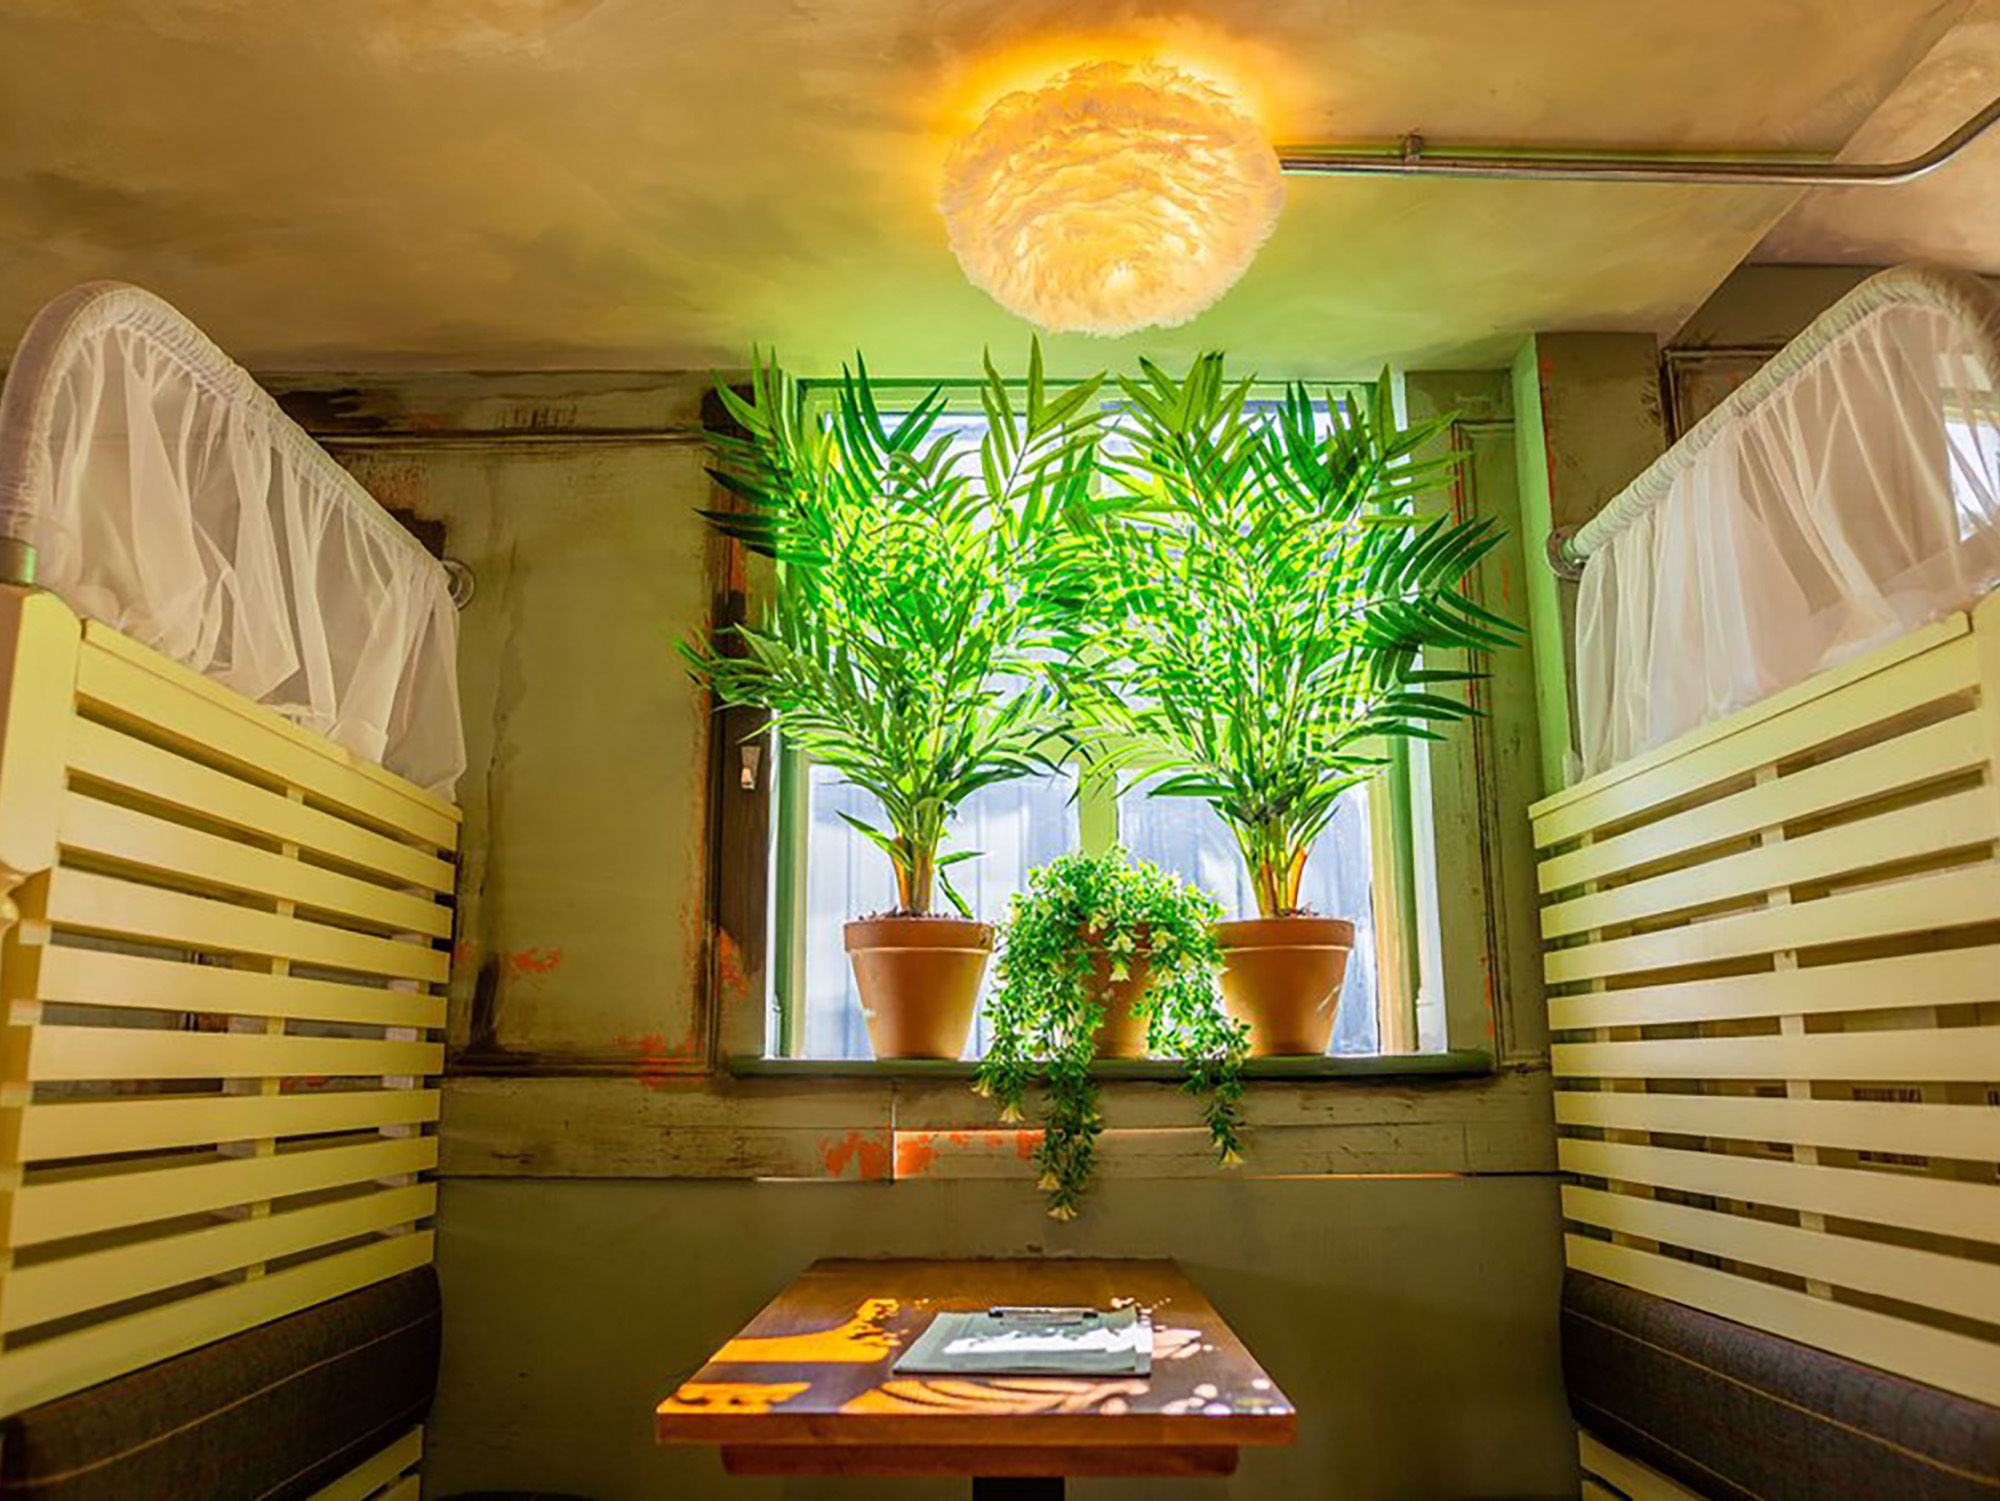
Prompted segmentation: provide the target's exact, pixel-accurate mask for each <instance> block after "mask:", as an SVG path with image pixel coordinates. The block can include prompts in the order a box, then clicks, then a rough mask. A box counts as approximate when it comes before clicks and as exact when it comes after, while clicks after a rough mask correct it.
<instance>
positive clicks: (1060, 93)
mask: <svg viewBox="0 0 2000 1501" xmlns="http://www.w3.org/2000/svg"><path fill="white" fill-rule="evenodd" d="M1283 202H1284V181H1283V179H1282V177H1280V175H1279V172H1278V159H1277V154H1276V153H1275V152H1274V151H1273V150H1272V149H1271V147H1270V144H1269V143H1268V142H1267V141H1266V140H1265V139H1264V137H1263V135H1262V133H1261V132H1260V131H1259V130H1258V128H1257V126H1256V124H1255V123H1254V122H1253V121H1252V120H1251V119H1250V118H1249V116H1247V115H1246V114H1244V113H1243V111H1242V110H1240V109H1239V108H1238V107H1237V106H1236V104H1235V103H1234V102H1233V101H1232V100H1231V99H1230V97H1229V96H1228V95H1227V94H1225V93H1224V92H1223V91H1222V90H1221V89H1219V88H1218V87H1216V86H1215V85H1214V84H1211V83H1208V82H1206V81H1204V80H1202V79H1199V78H1196V77H1195V76H1193V75H1192V74H1189V73H1185V72H1183V71H1181V70H1180V69H1178V68H1174V67H1171V66H1169V65H1167V64H1165V63H1159V62H1139V63H1125V62H1104V63H1090V64H1086V65H1085V66H1082V67H1078V68H1072V69H1070V70H1069V71H1068V72H1066V73H1063V74H1061V75H1060V76H1058V77H1056V78H1055V79H1053V80H1051V81H1050V82H1049V83H1047V84H1045V85H1044V86H1043V87H1041V88H1038V89H1033V90H1023V91H1020V92H1016V93H1012V94H1008V95H1007V96H1006V97H1004V98H1002V99H1001V100H999V102H997V103H996V104H994V105H993V107H992V108H991V109H990V110H988V111H987V113H986V116H985V118H984V119H982V120H981V121H980V122H979V124H978V125H977V126H976V127H975V128H974V129H973V130H972V132H971V133H970V134H969V135H967V136H965V137H964V138H963V139H962V140H960V141H959V143H958V144H957V146H956V147H955V148H954V149H953V151H952V153H951V156H950V158H949V159H948V160H947V162H946V163H945V173H944V188H943V192H942V195H941V198H940V207H941V209H942V211H943V213H944V220H945V225H946V227H947V229H948V231H949V233H950V237H951V248H952V251H953V253H954V254H956V255H957V256H958V261H959V264H960V265H961V266H963V267H964V268H965V274H966V275H967V277H969V278H970V279H971V280H972V282H973V283H974V284H975V285H977V286H979V287H982V288H984V289H985V290H986V291H987V292H989V293H991V294H992V296H993V298H994V300H995V301H997V302H999V303H1000V305H1001V306H1002V307H1004V308H1006V309H1007V310H1008V311H1009V312H1012V313H1016V314H1018V315H1019V316H1021V317H1023V318H1026V319H1027V320H1029V321H1030V322H1032V323H1034V324H1036V325H1038V326H1039V327H1042V328H1045V329H1049V330H1052V331H1055V332H1078V333H1092V334H1105V335H1116V334H1125V333H1131V332H1132V331H1133V330H1135V329H1140V328H1148V327H1152V326H1155V325H1172V324H1176V323H1185V322H1187V320H1188V319H1190V318H1192V317H1193V316H1194V315H1195V314H1197V313H1199V312H1200V311H1202V309H1204V308H1206V307H1207V306H1208V305H1209V304H1210V303H1212V302H1214V301H1215V300H1216V298H1218V297H1220V296H1221V295H1222V294H1223V293H1224V292H1226V291H1227V290H1228V289H1229V288H1230V287H1231V286H1232V285H1234V284H1235V282H1236V280H1237V278H1238V277H1240V276H1242V274H1243V272H1244V271H1245V269H1247V268H1248V266H1249V265H1250V262H1251V261H1252V260H1253V259H1254V258H1255V256H1256V254H1257V251H1258V250H1259V248H1260V247H1261V246H1262V245H1263V243H1264V241H1265V239H1266V238H1267V237H1268V236H1269V235H1270V233H1271V228H1272V226H1273V225H1274V224H1275V223H1276V222H1277V218H1278V211H1279V209H1280V207H1281V206H1282V205H1283Z"/></svg>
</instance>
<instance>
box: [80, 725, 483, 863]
mask: <svg viewBox="0 0 2000 1501" xmlns="http://www.w3.org/2000/svg"><path fill="white" fill-rule="evenodd" d="M69 764H70V766H71V768H72V770H74V771H76V772H79V773H81V774H83V775H84V776H87V777H91V778H94V779H95V780H97V781H100V782H104V783H107V784H109V785H111V786H114V787H122V788H124V789H125V790H126V791H128V792H133V793H137V794H140V795H142V796H144V797H147V798H151V799H154V800H157V801H159V802H162V803H165V804H167V805H168V806H169V807H173V808H177V809H180V810H181V811H183V812H187V813H195V814H199V815H200V816H202V817H204V818H208V819H212V820H213V821H214V822H216V823H221V824H227V825H228V826H229V827H231V828H234V829H241V830H243V831H244V832H245V833H250V834H261V835H264V836H266V837H268V838H272V839H277V840H282V841H284V842H286V843H289V844H296V845H297V846H298V847H299V848H300V849H303V850H311V851H313V852H314V853H315V854H319V855H325V856H327V857H328V858H330V859H334V860H340V861H343V862H345V863H346V864H348V865H353V866H359V867H360V868H362V869H364V870H373V871H379V872H380V873H382V874H383V875H387V876H393V877H395V878H396V879H397V880H400V881H407V882H408V883H409V884H411V885H412V886H420V887H423V888H425V889H426V890H430V891H441V892H447V893H448V892H450V890H451V889H452V867H451V864H450V862H449V861H446V860H441V859H439V858H438V857H437V856H436V855H434V854H431V853H429V852H428V851H427V850H424V849H419V848H417V847H416V846H414V845H410V844H405V843H403V842H402V841H401V840H398V839H392V838H390V837H389V836H388V835H386V834H378V833H376V832H375V831H374V830H373V829H369V828H364V827H362V826H361V825H360V824H358V823H351V822H349V821H348V820H347V819H344V818H340V817H338V816H336V815H334V814H332V813H328V812H325V811H323V810H321V809H319V808H311V807H307V806H306V805H305V804H304V803H299V802H293V801H292V800H291V799H289V798H287V797H285V796H284V795H283V794H282V793H278V792H272V791H270V790H269V789H268V788H265V787H261V786H257V785H256V784H254V783H251V782H246V781H244V780H242V779H241V778H240V777H234V776H231V775H230V774H229V773H228V772H225V771H217V770H216V769H215V768H213V767H210V766H204V765H202V764H201V763H200V762H199V761H191V760H189V759H188V758H187V757H186V756H183V755H179V754H177V753H175V752H174V751H171V750H167V749H165V748H164V747H162V746H157V745H151V744H148V743H147V742H146V741H144V740H140V739H138V738H136V737H135V736H132V735H128V734H126V733H124V732H123V731H122V730H118V729H115V728H113V727H112V726H110V725H105V724H98V723H96V722H95V721H94V720H88V719H79V720H77V721H76V722H75V724H74V725H73V726H72V729H71V737H70V747H69Z"/></svg>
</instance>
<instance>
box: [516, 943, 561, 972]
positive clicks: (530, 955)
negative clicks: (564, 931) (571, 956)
mask: <svg viewBox="0 0 2000 1501" xmlns="http://www.w3.org/2000/svg"><path fill="white" fill-rule="evenodd" d="M562 957H563V951H562V949H561V948H560V947H558V946H555V945H550V946H548V947H546V948H541V947H537V948H526V949H519V950H517V951H515V952H514V953H511V954H509V955H508V956H507V978H508V979H510V980H525V979H527V978H528V977H529V976H531V975H546V974H549V973H551V972H552V971H553V970H554V969H555V968H556V967H557V966H558V965H559V964H561V963H562Z"/></svg>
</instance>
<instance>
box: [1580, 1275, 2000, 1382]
mask: <svg viewBox="0 0 2000 1501" xmlns="http://www.w3.org/2000/svg"><path fill="white" fill-rule="evenodd" d="M1564 1245H1565V1250H1566V1253H1567V1256H1568V1260H1569V1264H1570V1265H1571V1266H1573V1267H1575V1268H1577V1269H1578V1270H1579V1271H1585V1272H1589V1273H1591V1274H1592V1275H1593V1276H1597V1277H1603V1278H1606V1279H1607V1280H1609V1281H1612V1282H1619V1283H1623V1284H1624V1285H1625V1286H1627V1287H1636V1288H1638V1289H1639V1290H1640V1291H1641V1292H1649V1293H1653V1294H1655V1295H1657V1296H1659V1297H1662V1298H1671V1299H1673V1300H1674V1301H1675V1302H1678V1303H1686V1304H1689V1305H1691V1306H1693V1307H1695V1308H1700V1309H1704V1310H1706V1311H1707V1312H1710V1313H1714V1314H1719V1315H1721V1316H1722V1317H1723V1318H1726V1319H1734V1320H1735V1321H1736V1322H1737V1323H1739V1324H1748V1325H1750V1326H1751V1327H1752V1328H1756V1329H1764V1330H1768V1331H1769V1332H1771V1333H1773V1334H1779V1335H1783V1336H1784V1337H1785V1338H1787V1339H1795V1340H1799V1341H1801V1342H1802V1343H1805V1344H1808V1345H1813V1346H1816V1347H1817V1348H1819V1349H1822V1350H1830V1351H1832V1352H1833V1353H1834V1354H1836V1355H1845V1356H1847V1357H1848V1358H1849V1359H1851V1360H1858V1361H1861V1362H1862V1363H1863V1364H1866V1365H1873V1366H1879V1367H1881V1368H1882V1369H1883V1370H1885V1371H1890V1372H1893V1373H1894V1374H1896V1375H1899V1376H1908V1377H1911V1378H1913V1379H1915V1380H1917V1381H1927V1382H1929V1383H1930V1384H1931V1385H1933V1386H1941V1387H1943V1388H1945V1390H1947V1391H1954V1392H1958V1393H1960V1394H1961V1395H1963V1396H1967V1397H1972V1398H1974V1399H1976V1400H1978V1401H1981V1402H1988V1403H2000V1345H1994V1344H1988V1343H1986V1342H1985V1341H1983V1340H1976V1339H1971V1338H1968V1337H1966V1336H1965V1335H1962V1334H1951V1333H1947V1332H1946V1331H1944V1330H1941V1329H1933V1328H1931V1327H1929V1326H1927V1325H1924V1324H1916V1323H1912V1322H1910V1321H1909V1320H1906V1319H1900V1318H1896V1317H1895V1316H1893V1315H1890V1314H1883V1313H1876V1312H1874V1311H1873V1310H1871V1309H1866V1308H1856V1307H1854V1306H1852V1305H1851V1304H1847V1303H1840V1302H1836V1301H1835V1300H1833V1299H1831V1298H1820V1297H1814V1296H1813V1295H1811V1294H1809V1293H1800V1292H1793V1291H1791V1290H1790V1289H1789V1288H1783V1287H1778V1286H1775V1285H1773V1284H1771V1283H1769V1282H1762V1281H1757V1280H1753V1279H1751V1278H1747V1277H1740V1276H1737V1275H1736V1274H1734V1273H1732V1272H1722V1271H1716V1270H1713V1269H1712V1268H1709V1267H1705V1266H1699V1265H1696V1264H1695V1263H1693V1262H1688V1261H1681V1260H1677V1259H1675V1258H1672V1257H1668V1256H1660V1255H1656V1254H1654V1253H1652V1252H1649V1251H1642V1250H1638V1249H1635V1248H1633V1247H1631V1246H1617V1245H1612V1244H1610V1243H1609V1242H1606V1241H1601V1240H1593V1239H1590V1238H1588V1237H1585V1236H1580V1235H1569V1236H1565V1237H1564Z"/></svg>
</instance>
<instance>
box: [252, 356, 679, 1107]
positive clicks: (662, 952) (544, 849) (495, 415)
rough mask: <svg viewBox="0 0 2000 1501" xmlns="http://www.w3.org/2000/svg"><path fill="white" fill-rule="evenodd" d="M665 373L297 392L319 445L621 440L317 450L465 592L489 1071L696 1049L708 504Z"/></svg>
mask: <svg viewBox="0 0 2000 1501" xmlns="http://www.w3.org/2000/svg"><path fill="white" fill-rule="evenodd" d="M708 385H709V381H708V378H707V377H706V376H705V375H701V374H688V375H685V376H680V375H673V376H660V375H648V376H608V375H603V374H598V375H589V376H583V375H579V376H508V377H495V376H473V375H436V376H417V377H409V378H401V379H398V378H378V377H362V376H353V377H341V378H339V379H338V380H321V381H318V382H312V381H308V380H306V379H304V378H300V379H297V380H294V381H292V382H290V383H289V384H288V385H284V386H283V389H284V391H285V392H286V394H287V399H288V400H290V401H292V402H293V403H294V404H295V405H298V404H301V403H302V405H299V410H300V411H301V412H302V414H303V415H305V416H307V417H308V418H310V417H311V410H312V409H313V408H314V407H318V408H322V409H330V408H337V409H338V413H339V414H340V422H341V424H342V427H341V429H340V430H341V431H343V432H350V433H355V434H362V435H365V434H367V433H369V432H371V431H372V430H373V429H374V428H375V426H376V425H377V424H379V425H380V426H381V427H383V428H385V429H387V430H389V431H392V432H405V433H408V432H413V431H417V430H419V429H421V428H424V427H427V426H434V427H440V428H447V429H450V430H452V431H455V432H459V433H485V432H489V431H498V432H503V433H504V432H517V433H518V432H522V431H528V430H533V431H537V432H539V431H545V430H555V429H560V428H564V427H569V426H580V427H586V428H590V429H593V430H611V431H618V430H630V431H633V432H635V433H637V434H639V435H640V438H641V441H635V442H634V443H632V444H630V445H625V444H592V445H584V446H578V447H575V448H550V447H547V446H532V445H531V446H527V447H522V446H518V445H517V446H510V445H509V443H508V442H507V441H504V440H502V441H499V442H497V443H496V444H495V445H493V446H485V445H483V444H474V445H466V444H456V445H454V444H443V445H436V446H432V445H428V444H426V443H425V442H423V441H422V440H421V439H416V440H412V442H411V443H409V444H408V445H404V444H401V443H397V444H392V445H389V446H386V447H360V448H347V449H337V450H336V451H337V452H338V453H339V454H340V456H341V458H342V459H343V460H344V462H346V463H347V465H348V466H349V467H350V468H351V469H352V470H353V472H354V473H355V475H356V477H357V478H359V479H360V480H361V482H362V483H363V484H364V485H367V486H370V487H374V486H377V485H380V486H383V487H384V488H386V489H388V490H390V491H392V492H393V493H395V494H396V495H398V496H400V497H402V498H404V499H405V500H407V501H408V502H409V503H410V504H411V505H413V506H414V507H415V508H416V509H417V510H418V511H419V512H420V513H421V514H422V515H423V516H425V517H428V518H431V519H434V520H438V521H441V522H443V524H444V526H445V531H446V536H447V549H448V551H449V552H450V553H451V554H452V555H453V556H454V557H457V558H459V559H462V560H463V561H464V562H465V563H466V564H467V565H468V566H470V567H471V569H472V570H473V573H474V575H475V577H476V578H477V580H478V589H477V593H476V594H475V596H474V598H473V600H472V603H471V605H470V606H469V607H468V608H467V609H466V610H465V611H464V612H463V614H462V615H461V616H460V632H461V635H460V651H459V664H460V665H459V682H460V698H461V701H462V704H463V709H464V720H465V732H466V750H467V756H468V762H469V764H468V769H467V772H466V775H465V777H464V779H463V780H462V782H461V784H460V791H459V795H460V801H461V804H462V805H463V807H464V809H465V824H464V835H463V844H462V853H461V857H460V862H459V889H458V901H459V907H458V932H457V935H456V939H455V942H456V943H457V945H458V946H459V952H460V956H461V957H460V962H459V963H457V964H456V965H454V977H453V994H452V1006H451V1036H452V1040H453V1043H454V1048H455V1050H456V1051H458V1052H461V1053H462V1052H465V1051H467V1050H468V1049H469V1050H470V1051H471V1052H472V1053H474V1054H476V1055H477V1058H476V1059H473V1060H467V1061H468V1062H472V1063H476V1064H477V1065H478V1066H480V1067H482V1068H485V1069H487V1070H489V1071H492V1072H507V1071H513V1072H521V1073H534V1072H541V1071H548V1072H561V1071H563V1070H565V1069H567V1070H570V1071H572V1072H574V1071H577V1070H585V1071H589V1072H593V1073H614V1072H618V1071H621V1069H622V1070H624V1071H629V1072H632V1073H636V1074H637V1075H638V1076H639V1078H640V1079H641V1082H643V1083H646V1084H648V1085H658V1084H661V1083H663V1082H664V1081H665V1080H666V1079H668V1078H670V1077H674V1076H678V1075H685V1074H688V1073H690V1072H695V1071H699V1070H700V1069H701V1068H702V1066H703V1065H704V1063H705V1061H706V1053H707V1047H708V1038H709V1033H710V1028H709V1024H708V1020H707V1017H706V1014H705V1012H704V1010H703V1000H704V992H705V991H706V989H707V975H708V973H709V967H710V963H711V955H710V952H709V948H708V935H707V933H706V931H705V926H706V925H705V915H706V912H707V901H708V872H709V863H708V859H707V854H706V849H705V844H706V829H707V817H708V813H707V804H708V792H709V788H708V737H709V717H708V715H707V713H706V712H705V703H704V700H703V697H702V695H701V694H700V693H699V692H698V691H697V690H696V688H695V686H694V684H693V683H692V682H691V681H690V680H689V678H688V675H687V673H686V671H685V669H684V668H683V666H682V664H681V662H680V660H679V657H678V656H677V654H676V651H675V642H676V640H677V639H678V638H680V637H681V636H683V635H685V634H686V633H687V631H688V630H690V629H691V628H692V626H693V623H694V622H696V621H698V620H700V619H701V618H702V615H703V614H704V613H705V612H706V610H707V609H708V607H709V603H710V585H709V581H708V578H707V576H706V565H705V561H704V560H705V559H706V558H707V556H708V552H707V549H708V546H709V537H708V530H707V526H706V523H705V522H703V520H702V519H701V517H700V515H699V514H697V513H698V510H699V508H700V507H701V506H703V505H706V504H708V503H709V500H710V485H709V482H708V479H707V476H706V474H705V472H704V470H703V468H702V456H701V451H700V449H699V448H698V447H695V446H691V445H681V444H676V443H661V442H656V441H645V438H646V436H647V435H649V434H650V435H652V436H654V437H657V436H658V435H659V434H661V433H662V432H673V431H679V430H682V429H684V428H686V427H688V426H690V425H692V424H694V423H696V422H698V421H699V413H700V409H701V400H702V396H703V393H704V392H705V391H706V389H707V387H708Z"/></svg>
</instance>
